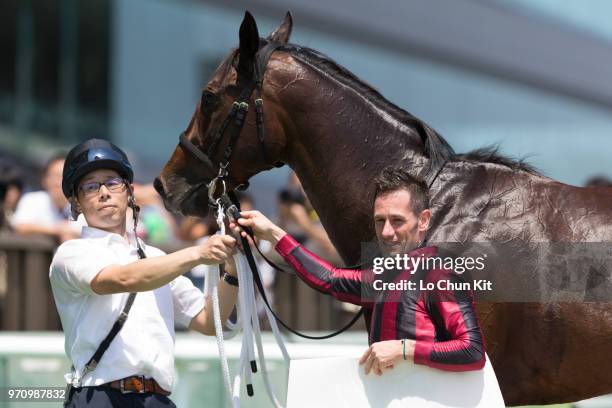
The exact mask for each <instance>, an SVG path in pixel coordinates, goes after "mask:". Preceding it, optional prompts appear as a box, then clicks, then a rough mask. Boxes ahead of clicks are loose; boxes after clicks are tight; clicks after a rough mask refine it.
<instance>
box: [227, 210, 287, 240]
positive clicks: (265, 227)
mask: <svg viewBox="0 0 612 408" xmlns="http://www.w3.org/2000/svg"><path fill="white" fill-rule="evenodd" d="M240 215H241V217H240V218H239V219H238V220H237V223H236V222H232V223H230V228H232V230H233V231H234V232H236V233H237V234H241V235H242V236H243V237H247V238H248V240H249V243H251V244H253V241H252V240H251V238H250V237H248V234H247V233H246V232H245V231H244V230H242V229H241V228H240V227H241V226H242V227H250V228H251V229H252V230H253V234H255V236H256V237H257V238H259V239H264V240H266V241H270V242H271V243H272V245H276V243H277V242H278V241H279V240H280V239H281V238H282V237H283V236H284V235H285V234H286V232H285V231H284V230H283V229H281V228H280V227H278V226H277V225H276V224H274V223H273V222H272V221H270V220H269V219H268V218H267V217H266V216H265V215H263V214H262V213H260V212H259V211H242V212H241V213H240Z"/></svg>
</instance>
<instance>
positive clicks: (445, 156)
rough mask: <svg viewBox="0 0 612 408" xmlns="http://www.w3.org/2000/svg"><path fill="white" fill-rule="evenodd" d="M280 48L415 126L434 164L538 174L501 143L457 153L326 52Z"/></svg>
mask: <svg viewBox="0 0 612 408" xmlns="http://www.w3.org/2000/svg"><path fill="white" fill-rule="evenodd" d="M279 50H282V51H285V52H288V53H290V54H291V55H292V56H293V57H294V58H296V59H297V60H299V61H301V62H303V63H305V64H307V65H310V66H312V67H314V68H316V69H318V70H320V71H322V72H324V73H325V74H327V75H329V76H330V77H332V78H334V79H335V80H337V81H338V82H340V83H341V84H343V85H345V86H347V87H349V88H351V89H353V90H355V92H357V93H359V94H360V95H361V96H363V97H364V98H366V100H368V101H369V102H370V103H372V104H373V105H374V106H376V107H377V108H379V109H381V110H383V111H385V112H387V113H388V114H390V115H391V116H393V117H394V118H395V119H397V120H398V121H399V122H401V123H403V124H405V125H406V126H409V127H411V128H413V129H414V130H415V132H417V133H418V134H419V135H420V137H421V139H422V141H423V143H424V145H425V154H427V156H428V157H429V159H430V160H431V168H436V167H437V166H438V165H439V164H441V163H442V162H444V161H470V162H480V163H492V164H498V165H502V166H505V167H508V168H510V169H513V170H523V171H526V172H528V173H532V174H539V173H538V171H537V170H536V169H535V168H534V167H533V166H531V165H530V164H529V163H527V162H525V160H524V159H515V158H512V157H509V156H505V155H502V154H500V153H499V148H498V146H488V147H483V148H479V149H475V150H472V151H470V152H468V153H464V154H456V153H455V152H454V150H453V148H452V147H451V146H450V145H449V144H448V142H447V141H446V139H444V137H442V136H441V135H440V134H439V133H438V132H436V131H435V130H434V129H432V128H431V127H430V126H428V125H427V124H426V123H425V122H423V121H422V120H420V119H418V118H417V117H415V116H413V115H411V114H410V113H409V112H407V111H405V110H404V109H402V108H400V107H399V106H397V105H395V104H393V103H391V102H389V101H388V100H387V99H386V98H385V97H384V96H382V95H381V94H380V92H378V91H377V90H376V89H375V88H374V87H372V86H371V85H369V84H368V83H366V82H365V81H363V80H361V79H360V78H358V77H357V76H356V75H355V74H353V73H352V72H350V71H349V70H348V69H346V68H344V67H343V66H342V65H340V64H338V63H337V62H336V61H334V60H333V59H331V58H329V57H328V56H327V55H325V54H322V53H320V52H319V51H316V50H313V49H311V48H308V47H304V46H301V45H296V44H286V45H283V46H282V47H280V48H279Z"/></svg>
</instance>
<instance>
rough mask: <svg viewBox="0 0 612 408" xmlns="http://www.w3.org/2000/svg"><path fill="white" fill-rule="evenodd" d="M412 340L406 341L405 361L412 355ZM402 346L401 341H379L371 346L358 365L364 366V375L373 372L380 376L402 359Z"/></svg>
mask: <svg viewBox="0 0 612 408" xmlns="http://www.w3.org/2000/svg"><path fill="white" fill-rule="evenodd" d="M413 343H414V340H406V359H408V357H410V359H411V360H412V355H413V354H414V346H413ZM403 352H404V350H403V345H402V341H401V340H387V341H379V342H377V343H374V344H372V345H371V346H370V347H368V349H367V350H366V351H365V353H363V355H362V356H361V358H360V359H359V364H361V365H363V366H364V370H365V373H366V375H367V374H369V373H370V371H374V373H375V374H377V375H382V373H383V371H385V370H389V369H392V368H393V366H394V365H395V364H396V363H397V362H399V361H401V360H402V359H403Z"/></svg>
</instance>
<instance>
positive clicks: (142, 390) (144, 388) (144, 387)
mask: <svg viewBox="0 0 612 408" xmlns="http://www.w3.org/2000/svg"><path fill="white" fill-rule="evenodd" d="M132 377H138V378H140V382H141V384H142V387H140V389H139V390H138V391H131V390H126V389H125V378H122V379H121V380H119V387H120V388H121V393H122V394H129V393H131V392H137V393H138V394H144V393H145V392H146V388H147V386H146V384H145V376H144V375H133V376H132ZM128 378H131V377H128Z"/></svg>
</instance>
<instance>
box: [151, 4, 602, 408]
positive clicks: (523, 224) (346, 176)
mask: <svg viewBox="0 0 612 408" xmlns="http://www.w3.org/2000/svg"><path fill="white" fill-rule="evenodd" d="M292 24H293V23H292V18H291V15H290V14H289V13H287V16H286V17H285V19H284V21H283V22H282V23H281V24H280V26H279V27H278V28H276V29H275V30H274V31H273V32H272V33H271V34H270V35H269V36H268V37H267V38H265V39H264V38H260V37H259V33H258V29H257V25H256V22H255V20H254V18H253V17H252V16H251V14H250V13H248V12H247V13H246V14H245V17H244V20H243V21H242V24H241V26H240V30H239V40H240V41H239V47H238V48H237V49H235V50H233V51H231V52H230V53H229V55H228V56H227V57H226V58H225V59H224V60H223V62H222V63H221V64H220V66H219V67H218V68H217V70H216V71H215V72H214V74H213V75H212V78H211V79H210V81H209V82H208V83H207V84H206V85H205V86H204V89H203V91H202V96H201V100H200V102H199V104H198V106H197V107H196V109H195V112H194V114H193V117H192V119H191V122H190V123H189V125H188V127H187V129H186V130H185V131H184V132H183V134H182V136H181V143H179V145H178V146H177V147H176V149H175V151H174V152H173V154H172V156H171V157H170V159H169V161H168V163H167V164H166V165H165V167H164V168H163V170H162V172H161V174H160V175H159V177H158V178H157V179H156V180H155V183H154V185H155V187H156V189H157V191H158V192H159V193H160V195H161V196H162V197H163V199H164V202H165V205H166V206H167V208H169V209H170V210H173V211H177V212H181V213H182V214H185V215H195V216H204V215H206V213H207V211H208V206H207V202H208V197H207V189H206V188H205V187H206V185H207V183H209V182H210V181H211V180H213V179H214V178H215V177H216V176H217V175H218V172H217V171H218V164H219V163H221V162H222V161H223V160H222V159H221V157H222V155H223V157H224V158H225V159H228V160H225V163H227V162H228V161H229V164H228V165H227V168H226V169H225V171H226V172H227V174H226V176H225V178H224V180H225V182H226V183H227V188H228V189H229V190H232V189H235V188H238V187H241V186H242V187H244V186H245V185H248V180H249V179H250V178H251V177H252V176H253V175H255V174H257V173H259V172H261V171H264V170H269V169H271V168H273V167H274V165H275V163H277V162H281V163H284V164H287V165H289V166H290V167H291V168H292V169H293V170H294V171H295V172H296V173H297V175H298V177H299V179H300V180H301V181H302V184H303V187H304V190H305V191H306V193H307V195H308V197H309V199H310V200H311V202H312V205H313V206H314V208H315V209H316V211H317V213H318V215H319V217H320V219H321V222H322V223H323V226H324V227H325V229H326V230H327V232H328V234H329V236H330V238H331V240H332V242H333V243H334V245H335V246H336V248H337V250H338V252H339V253H340V255H341V256H342V258H343V260H344V261H345V262H346V263H347V264H349V265H353V264H356V263H358V261H359V259H360V250H361V248H360V243H361V242H369V241H371V240H372V237H374V236H375V233H374V228H373V225H374V224H373V220H372V199H373V191H372V190H373V189H372V188H370V187H369V185H370V181H371V180H372V179H373V178H374V177H375V176H376V175H377V174H378V173H379V172H380V171H381V169H383V168H384V167H386V166H387V165H388V164H390V163H401V164H402V165H403V166H404V167H405V169H406V171H407V172H408V173H410V174H411V175H414V176H417V177H421V178H424V177H428V179H429V180H430V181H431V186H430V191H429V194H430V201H431V203H432V211H433V217H432V223H431V225H430V232H429V233H430V237H429V239H430V240H431V241H436V242H451V241H452V242H468V241H474V242H476V241H479V242H516V243H518V244H519V245H523V244H524V245H526V246H528V245H530V244H533V243H538V242H544V243H546V242H551V243H554V242H610V241H612V225H611V220H612V209H611V207H610V203H612V189H605V188H577V187H573V186H569V185H565V184H562V183H560V182H557V181H555V180H552V179H550V178H547V177H544V176H543V175H541V174H539V173H538V172H537V171H536V170H534V169H533V168H531V167H530V166H528V165H526V164H524V163H522V162H520V161H515V160H512V159H509V158H505V157H503V156H501V155H499V154H497V153H496V152H495V151H493V150H486V149H482V150H478V151H475V152H472V153H468V154H463V155H460V154H456V153H455V152H454V151H453V149H452V148H451V147H450V146H449V145H448V143H447V142H446V141H445V140H444V139H443V138H442V137H441V136H440V135H439V134H438V133H436V132H435V131H434V130H433V129H432V128H430V127H429V126H428V125H427V124H425V123H424V122H422V121H421V120H419V119H417V118H416V117H414V116H412V115H411V114H409V113H408V112H406V111H404V110H403V109H401V108H399V107H397V106H395V105H394V104H392V103H391V102H389V101H387V100H386V99H385V98H384V97H383V96H382V95H381V94H380V93H379V92H377V91H376V90H375V89H374V88H372V87H371V86H369V85H368V84H366V83H364V82H363V81H361V80H360V79H359V78H357V77H356V76H355V75H353V74H352V73H351V72H349V71H348V70H347V69H345V68H343V67H342V66H340V65H339V64H337V63H336V62H334V61H333V60H332V59H330V58H328V57H326V56H325V55H322V54H321V53H319V52H317V51H315V50H312V49H309V48H306V47H302V46H299V45H294V44H290V43H289V42H288V41H289V36H290V34H291V30H292ZM267 45H274V46H273V47H271V46H268V47H266V46H267ZM262 54H266V55H265V58H264V59H265V61H263V62H262V61H261V59H262V57H261V55H262ZM235 102H236V103H235ZM262 102H263V103H265V117H264V116H263V115H262V114H261V112H260V110H261V107H262V106H264V105H262ZM248 106H251V107H253V106H255V107H256V109H250V110H248V111H247V110H246V108H248ZM254 111H257V112H254ZM228 112H231V113H230V115H228ZM241 115H242V116H241ZM258 122H260V123H259V126H258ZM240 127H242V131H240ZM232 129H233V130H232ZM236 129H237V130H236ZM264 129H265V133H264V131H263V130H264ZM225 130H227V132H225V133H229V132H230V131H233V133H232V135H231V136H228V135H227V134H225V136H224V131H225ZM217 144H218V145H219V146H215V147H214V148H213V145H217ZM217 147H220V149H219V153H218V154H217V153H210V152H211V151H215V149H216V148H217ZM228 150H229V153H230V154H229V155H228V154H227V153H228ZM204 152H208V153H209V154H208V155H207V154H205V153H204ZM223 152H224V153H223ZM230 157H231V160H229V158H230ZM203 163H205V164H206V165H203ZM540 261H542V259H536V262H535V263H538V262H540ZM527 266H529V265H527ZM591 269H592V268H591ZM536 271H537V270H536ZM588 271H589V269H588V268H587V269H586V270H585V271H584V273H585V274H586V273H588ZM510 272H512V271H510ZM519 272H520V271H519ZM562 272H563V271H562ZM579 272H580V273H582V270H580V271H579ZM604 272H606V271H604ZM517 273H518V272H517ZM517 276H518V275H517ZM540 278H541V277H540ZM541 280H546V279H541ZM607 280H609V276H608V275H605V276H604V277H603V281H606V282H607ZM534 284H535V283H534ZM531 300H532V301H529V302H518V301H516V302H515V301H511V300H510V301H498V302H484V303H480V302H479V303H478V314H479V319H480V321H481V325H482V328H483V331H484V335H485V340H486V346H487V353H488V354H489V357H490V358H491V361H492V364H493V366H494V368H495V371H496V374H497V376H498V379H499V383H500V387H501V389H502V392H503V396H504V399H505V401H506V403H507V404H508V405H523V404H550V403H558V402H569V401H576V400H580V399H585V398H589V397H593V396H596V395H602V394H606V393H612V372H611V370H612V304H611V303H608V302H582V301H579V302H557V301H554V300H552V301H551V300H550V299H544V298H541V299H531ZM607 300H609V299H607Z"/></svg>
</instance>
